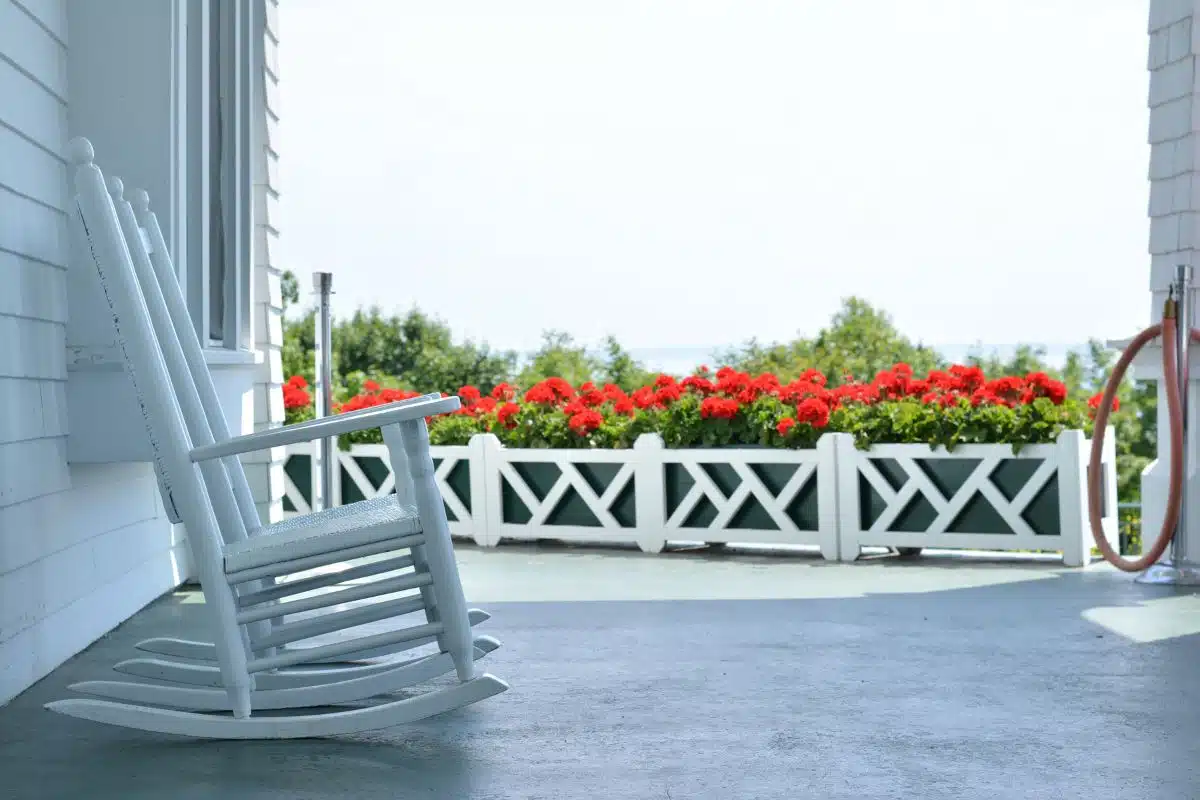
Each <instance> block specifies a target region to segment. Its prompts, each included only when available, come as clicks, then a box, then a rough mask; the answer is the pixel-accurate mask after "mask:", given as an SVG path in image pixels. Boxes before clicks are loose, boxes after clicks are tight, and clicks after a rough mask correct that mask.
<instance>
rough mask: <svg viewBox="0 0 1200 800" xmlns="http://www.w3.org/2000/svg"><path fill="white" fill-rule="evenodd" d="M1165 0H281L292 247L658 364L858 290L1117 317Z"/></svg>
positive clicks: (462, 328) (391, 287)
mask: <svg viewBox="0 0 1200 800" xmlns="http://www.w3.org/2000/svg"><path fill="white" fill-rule="evenodd" d="M1148 7H1149V4H1148V0H1004V2H997V1H996V0H941V1H940V2H936V1H935V0H856V1H855V2H832V1H831V0H779V1H778V2H769V1H768V0H725V1H724V2H716V1H715V0H605V1H604V2H592V3H584V2H577V1H576V2H572V1H569V0H506V2H503V3H498V2H494V0H493V2H482V0H478V1H476V0H460V2H453V3H436V4H432V3H417V2H410V1H409V0H288V2H286V3H284V4H283V5H282V7H281V10H280V31H281V33H280V38H281V41H280V47H279V67H280V109H281V121H280V148H279V150H280V180H281V188H282V196H281V206H280V213H281V226H280V227H281V231H282V233H281V239H280V249H279V254H280V255H279V259H278V263H279V264H280V265H281V266H283V267H284V268H286V269H291V270H293V271H294V272H296V273H297V275H298V276H299V278H300V282H301V287H302V289H307V287H309V286H311V273H312V272H313V271H317V270H322V271H329V272H332V273H333V276H334V277H333V281H334V288H335V291H336V295H335V297H334V314H335V316H336V315H346V314H349V313H352V312H353V311H354V310H355V309H356V308H358V307H362V306H369V305H372V304H377V305H379V306H380V307H381V308H383V309H384V310H385V311H403V310H406V309H408V308H410V307H412V306H414V305H415V306H417V307H419V308H421V309H422V310H423V311H426V312H428V313H431V314H434V315H436V316H438V317H440V318H442V319H444V320H445V321H446V322H447V323H449V324H450V325H451V327H452V328H453V330H454V331H455V333H456V335H457V336H459V337H470V338H472V339H475V340H477V341H478V340H485V341H487V342H488V343H489V344H491V345H492V346H494V347H499V348H505V349H508V348H513V349H517V350H523V351H528V350H532V349H534V348H535V347H536V346H537V345H538V343H539V340H540V338H541V333H542V331H543V330H545V329H550V328H558V329H562V330H566V331H568V332H570V333H571V334H572V335H573V336H574V337H575V338H576V339H577V340H578V341H581V342H584V343H589V344H590V343H596V342H598V341H599V340H600V339H601V338H602V337H603V336H605V335H606V334H613V335H615V336H616V337H617V338H618V339H619V340H620V341H621V342H622V343H623V344H625V345H626V346H627V347H630V348H631V349H633V350H634V351H635V353H640V354H643V356H644V357H648V358H649V360H650V361H652V362H655V361H657V362H659V366H660V368H663V367H662V366H661V364H662V362H664V361H670V360H671V359H672V358H673V357H679V355H680V354H681V353H688V354H693V353H694V354H696V356H697V357H698V358H699V357H702V356H703V354H704V353H707V352H708V351H710V350H711V349H713V348H714V347H720V346H725V345H728V344H735V343H739V342H743V341H745V340H747V339H749V338H751V337H757V338H758V339H759V340H760V341H776V340H788V339H792V338H794V337H795V336H797V335H811V334H813V333H815V332H816V331H817V330H818V329H819V328H820V327H822V326H823V325H825V324H827V323H828V321H829V319H830V317H831V316H832V314H833V313H834V312H835V311H836V310H837V308H838V306H839V305H840V302H841V299H842V298H843V297H846V296H850V295H857V296H860V297H864V298H866V299H867V300H868V301H870V302H871V303H873V304H875V305H876V306H878V307H880V308H882V309H884V310H886V311H887V312H888V313H889V314H891V316H892V317H893V319H894V321H895V323H896V324H897V326H898V327H899V328H900V329H901V330H902V331H903V332H904V333H906V334H907V335H909V336H910V337H912V338H914V339H917V340H921V341H923V342H925V343H928V344H933V345H935V346H939V347H943V348H946V349H949V350H955V349H957V350H961V349H962V348H963V347H964V346H966V345H969V344H972V343H976V342H982V343H984V344H985V345H987V346H995V347H1000V348H1004V347H1006V346H1010V345H1012V344H1014V343H1018V342H1028V343H1040V344H1044V345H1047V346H1048V347H1050V348H1051V349H1052V350H1056V351H1059V350H1062V349H1063V348H1065V347H1066V346H1069V345H1072V344H1076V343H1081V342H1084V341H1086V340H1087V339H1088V338H1089V337H1099V338H1102V339H1114V338H1128V337H1129V336H1131V335H1133V333H1135V332H1136V331H1137V330H1140V329H1141V328H1142V327H1144V326H1145V325H1146V324H1147V323H1148V322H1149V315H1150V310H1151V304H1150V294H1149V291H1148V289H1149V256H1148V255H1147V242H1148V234H1149V225H1148V220H1147V215H1146V214H1147V202H1148V198H1149V185H1148V182H1147V178H1146V175H1147V167H1148V159H1149V147H1148V145H1147V143H1146V139H1147V125H1148V120H1149V114H1148V111H1147V103H1146V96H1147V88H1148V73H1147V71H1146V60H1147V55H1146V54H1147V34H1146V28H1147V18H1148ZM651 353H655V354H658V355H651V356H646V354H651ZM672 354H674V355H672ZM689 357H690V355H689ZM692 363H695V362H694V361H693V362H692Z"/></svg>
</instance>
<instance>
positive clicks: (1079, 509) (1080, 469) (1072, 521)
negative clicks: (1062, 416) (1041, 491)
mask: <svg viewBox="0 0 1200 800" xmlns="http://www.w3.org/2000/svg"><path fill="white" fill-rule="evenodd" d="M1055 444H1056V445H1057V451H1056V452H1057V458H1058V520H1059V528H1060V531H1061V535H1062V550H1063V564H1064V565H1066V566H1068V567H1082V566H1084V565H1085V564H1087V563H1088V562H1089V561H1090V560H1091V551H1092V547H1091V545H1092V534H1091V528H1090V526H1089V523H1088V509H1087V480H1088V476H1087V465H1088V450H1089V448H1090V443H1089V442H1088V440H1087V437H1085V436H1084V435H1083V431H1076V430H1067V431H1063V432H1062V433H1060V434H1059V435H1058V441H1057V442H1056V443H1055ZM1106 488H1107V487H1106Z"/></svg>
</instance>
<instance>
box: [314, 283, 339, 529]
mask: <svg viewBox="0 0 1200 800" xmlns="http://www.w3.org/2000/svg"><path fill="white" fill-rule="evenodd" d="M313 290H314V291H315V292H316V294H317V296H318V303H317V320H316V337H315V338H316V356H317V364H316V378H317V387H316V388H317V414H316V415H317V417H318V418H320V417H328V416H330V415H331V414H333V326H332V319H333V315H332V313H331V309H330V302H329V298H330V295H332V294H333V273H330V272H314V273H313ZM317 444H318V449H317V458H318V463H319V465H320V486H319V492H320V500H319V501H317V498H316V495H317V492H316V491H314V492H313V500H314V504H313V510H314V511H316V510H318V506H317V502H319V503H320V508H321V509H325V508H330V507H332V505H333V478H334V474H335V472H336V466H337V440H336V439H333V438H325V439H321V440H319V441H318V443H317ZM314 488H317V487H314Z"/></svg>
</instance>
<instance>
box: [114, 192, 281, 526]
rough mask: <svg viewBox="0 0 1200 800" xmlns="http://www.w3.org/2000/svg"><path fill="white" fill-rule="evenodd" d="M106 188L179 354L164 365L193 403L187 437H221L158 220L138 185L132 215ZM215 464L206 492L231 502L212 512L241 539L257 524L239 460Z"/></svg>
mask: <svg viewBox="0 0 1200 800" xmlns="http://www.w3.org/2000/svg"><path fill="white" fill-rule="evenodd" d="M109 188H110V190H112V194H113V201H114V203H115V204H116V208H117V216H118V217H119V218H120V220H121V224H122V228H123V229H124V230H125V238H126V241H128V242H129V246H130V249H131V250H133V251H134V264H135V266H137V267H138V278H139V279H140V280H141V282H142V285H143V293H144V294H145V295H146V301H147V303H148V304H149V306H150V309H151V318H152V321H153V322H154V327H155V330H156V332H157V333H158V336H159V341H160V342H162V343H163V346H164V349H174V347H178V352H179V359H178V360H174V359H168V360H167V364H168V367H172V372H173V373H174V372H178V373H180V374H179V375H178V376H177V377H176V386H178V387H180V389H179V391H183V390H187V391H188V392H189V393H190V394H191V398H190V399H191V400H193V401H194V403H195V405H194V408H195V410H196V415H195V417H192V416H191V415H190V413H189V416H188V420H187V421H188V424H189V429H190V430H191V431H192V436H193V440H194V441H197V444H198V443H199V441H198V440H199V439H200V438H203V439H205V440H211V441H218V442H220V441H225V440H227V439H229V438H230V433H229V423H228V422H227V421H226V420H225V412H224V411H223V410H222V408H221V402H220V400H219V399H218V398H217V390H216V386H215V385H214V384H213V380H212V374H211V373H210V372H209V370H208V365H207V363H205V360H204V352H203V350H202V349H201V347H200V338H199V336H197V334H196V329H195V328H194V327H193V325H192V323H191V317H190V315H189V314H188V310H187V305H186V302H185V300H184V297H183V290H182V289H181V288H180V286H179V279H178V278H177V277H176V276H175V265H174V263H173V262H172V261H171V257H170V254H169V252H168V251H167V246H166V242H165V241H164V239H163V235H162V230H161V229H160V228H159V226H158V219H157V217H156V216H155V215H154V213H153V212H152V211H150V197H149V195H148V194H146V192H145V191H143V190H136V191H134V192H132V193H131V196H132V198H133V199H134V200H135V201H136V202H137V206H138V214H137V217H135V215H134V209H133V207H132V206H131V205H130V203H129V202H128V201H127V200H125V199H124V197H123V196H122V195H123V189H124V187H123V186H122V185H121V183H120V181H119V180H117V179H116V178H110V180H109ZM168 343H172V344H170V345H168ZM221 463H222V465H223V467H224V472H225V479H224V480H223V481H222V484H223V486H222V488H220V489H218V488H217V487H212V486H210V487H209V491H210V492H212V493H214V494H216V493H218V492H219V493H220V494H221V496H222V498H223V500H228V501H231V502H232V507H230V506H228V505H225V504H224V503H223V504H222V505H221V506H219V507H218V508H217V514H218V517H221V518H222V526H221V529H222V532H223V533H224V534H225V536H224V538H225V541H226V542H227V543H228V542H233V541H238V540H241V539H243V538H245V536H246V535H247V533H249V532H251V531H254V530H256V529H258V528H259V527H261V525H262V523H261V521H260V520H259V517H258V511H257V509H256V508H255V506H254V497H253V495H252V494H251V492H250V484H249V482H248V481H247V480H246V472H245V470H244V469H243V468H242V462H241V459H239V458H238V457H237V456H229V457H227V458H224V459H222V460H221ZM214 500H215V498H214ZM231 509H232V510H231ZM226 514H229V515H230V517H231V518H230V519H229V520H228V521H226V520H225V519H223V518H224V516H225V515H226Z"/></svg>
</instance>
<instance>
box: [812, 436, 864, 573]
mask: <svg viewBox="0 0 1200 800" xmlns="http://www.w3.org/2000/svg"><path fill="white" fill-rule="evenodd" d="M824 439H829V440H831V445H830V450H832V451H833V454H834V455H833V459H832V461H833V474H834V476H835V478H834V480H833V481H832V482H833V485H834V487H835V489H836V500H835V501H834V503H833V504H832V505H833V510H834V514H835V515H836V519H837V523H836V524H837V538H838V549H837V559H838V561H855V560H857V559H858V557H859V555H861V553H862V545H861V544H859V537H858V533H859V529H860V528H861V526H862V521H861V519H860V512H859V503H860V498H859V491H858V459H859V457H860V456H859V453H858V449H857V448H856V447H855V446H854V437H853V436H851V435H850V434H848V433H831V434H827V435H826V436H824V437H822V440H824ZM819 446H820V445H818V447H819ZM823 499H824V498H822V500H823Z"/></svg>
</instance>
